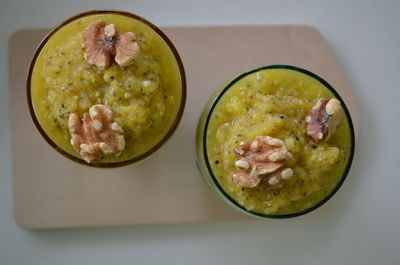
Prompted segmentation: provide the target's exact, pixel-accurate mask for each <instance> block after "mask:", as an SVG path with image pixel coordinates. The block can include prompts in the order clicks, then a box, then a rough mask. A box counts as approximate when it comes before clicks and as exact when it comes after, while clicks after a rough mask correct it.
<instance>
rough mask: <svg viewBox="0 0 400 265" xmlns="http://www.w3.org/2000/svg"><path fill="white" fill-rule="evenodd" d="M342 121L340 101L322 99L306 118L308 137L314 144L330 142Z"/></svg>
mask: <svg viewBox="0 0 400 265" xmlns="http://www.w3.org/2000/svg"><path fill="white" fill-rule="evenodd" d="M341 119H342V111H341V105H340V101H339V100H337V99H336V98H331V99H328V98H320V99H319V100H318V101H317V103H315V105H314V106H313V108H312V109H311V111H310V113H309V114H308V116H307V117H306V123H307V128H306V131H307V135H309V136H310V137H311V139H312V140H313V141H314V142H320V141H322V140H328V139H329V138H330V136H331V135H332V134H334V133H335V131H336V127H337V126H338V125H339V124H340V121H341Z"/></svg>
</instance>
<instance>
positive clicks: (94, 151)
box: [68, 104, 125, 163]
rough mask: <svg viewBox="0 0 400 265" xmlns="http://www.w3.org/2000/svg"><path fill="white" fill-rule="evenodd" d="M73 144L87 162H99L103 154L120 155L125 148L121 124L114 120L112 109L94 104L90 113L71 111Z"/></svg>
mask: <svg viewBox="0 0 400 265" xmlns="http://www.w3.org/2000/svg"><path fill="white" fill-rule="evenodd" d="M68 127H69V132H70V134H71V145H72V146H73V147H74V149H75V150H76V151H77V152H79V153H80V155H81V156H82V158H83V159H84V160H85V161H86V162H87V163H95V162H98V161H99V159H100V158H101V157H102V156H103V155H107V156H119V155H120V154H121V152H122V151H123V150H124V148H125V138H124V134H123V130H122V128H121V126H119V125H118V123H116V122H112V111H111V110H110V109H108V108H107V107H106V106H104V105H100V104H98V105H93V106H92V107H90V109H89V113H84V114H83V118H82V121H81V120H80V118H79V115H78V114H76V113H71V114H70V115H69V120H68Z"/></svg>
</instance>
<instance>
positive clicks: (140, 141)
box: [27, 10, 187, 167]
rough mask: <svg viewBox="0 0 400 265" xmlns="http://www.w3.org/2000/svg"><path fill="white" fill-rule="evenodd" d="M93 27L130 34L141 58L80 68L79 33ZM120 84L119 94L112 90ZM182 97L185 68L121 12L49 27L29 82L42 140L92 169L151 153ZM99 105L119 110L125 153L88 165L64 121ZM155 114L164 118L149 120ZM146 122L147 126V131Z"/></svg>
mask: <svg viewBox="0 0 400 265" xmlns="http://www.w3.org/2000/svg"><path fill="white" fill-rule="evenodd" d="M96 20H103V21H104V22H105V23H106V24H115V25H116V27H117V29H118V30H121V31H122V32H130V31H132V32H135V34H136V39H137V42H138V43H139V46H140V48H141V51H140V52H141V53H143V56H141V55H139V57H137V59H135V63H134V64H133V66H129V67H120V66H118V65H116V64H115V63H114V64H112V65H111V66H110V67H108V68H104V69H103V70H99V68H96V66H91V65H89V64H85V63H84V62H83V61H84V59H83V57H84V56H83V48H82V46H81V45H82V35H81V34H83V31H84V30H85V28H86V27H87V25H89V24H90V23H92V22H94V21H96ZM68 45H69V46H68ZM57 64H58V65H57ZM57 67H58V68H57ZM118 67H119V68H118ZM121 69H125V70H121ZM114 76H115V79H114ZM118 78H120V80H118ZM113 82H114V83H113ZM116 82H119V83H116ZM140 82H141V83H140ZM145 82H147V83H145ZM118 84H119V85H120V86H121V88H118V87H117V88H116V89H114V88H115V87H116V86H117V85H118ZM125 84H126V85H125ZM122 85H123V86H122ZM139 86H140V90H139ZM160 87H162V89H161V88H160ZM128 88H129V89H130V90H128ZM112 89H114V90H112ZM161 90H162V92H160V91H161ZM96 92H97V94H96ZM63 93H64V94H63ZM74 93H75V94H74ZM186 93H187V92H186V76H185V71H184V67H183V64H182V61H181V59H180V56H179V54H178V51H177V50H176V48H175V47H174V45H173V44H172V42H171V41H170V40H169V39H168V37H167V36H166V35H165V34H164V33H163V32H162V31H161V30H160V29H159V28H158V27H157V26H155V25H154V24H152V23H151V22H149V21H147V20H146V19H144V18H142V17H140V16H138V15H135V14H132V13H129V12H125V11H119V10H92V11H87V12H83V13H80V14H77V15H75V16H72V17H70V18H68V19H66V20H64V21H63V22H62V23H60V24H59V25H58V26H56V27H55V28H53V29H52V30H51V31H50V33H48V34H47V35H46V37H45V38H44V39H43V40H42V42H41V43H40V44H39V46H38V48H37V50H36V52H35V54H34V56H33V59H32V61H31V64H30V68H29V72H28V77H27V99H28V105H29V111H30V114H31V117H32V119H33V122H34V124H35V126H36V127H37V129H38V131H39V132H40V134H41V135H42V136H43V138H44V139H45V140H46V142H47V143H48V144H50V145H51V146H52V147H53V148H54V149H55V150H56V151H58V152H59V153H60V154H62V155H63V156H65V157H67V158H68V159H71V160H72V161H75V162H78V163H80V164H83V165H88V166H93V167H119V166H125V165H129V164H132V163H136V162H138V161H141V160H143V159H144V158H147V157H149V156H150V155H151V154H153V153H154V152H156V151H157V150H158V149H159V148H160V147H161V146H163V145H164V144H165V143H166V142H167V141H168V140H169V139H170V137H171V136H172V135H173V133H174V132H175V130H176V128H177V127H178V125H179V122H180V120H181V117H182V115H183V111H184V107H185V102H186ZM137 95H139V96H137ZM134 97H135V99H133V98H134ZM137 98H139V99H140V100H137ZM135 100H137V101H135ZM64 101H65V102H64ZM99 102H100V103H99ZM104 102H108V104H109V106H108V107H110V106H111V107H110V108H111V110H114V109H113V108H114V106H117V107H116V108H117V109H118V111H116V113H114V117H116V119H119V121H120V122H119V123H120V125H121V126H122V129H123V130H124V134H125V142H126V146H125V150H124V151H123V152H122V154H121V156H120V157H116V158H115V157H111V158H107V157H106V158H102V159H101V160H100V161H98V162H96V163H90V164H89V163H86V162H85V161H84V160H83V159H82V158H81V156H80V155H79V153H78V152H76V151H75V150H74V149H73V148H72V146H71V144H70V135H69V132H68V126H67V120H68V115H69V113H71V112H76V113H78V114H79V116H80V117H82V114H83V113H85V112H87V111H88V108H89V107H90V106H91V105H94V104H104V105H107V103H104ZM110 102H111V103H110ZM146 102H159V103H162V104H161V105H157V104H150V103H148V104H147V103H146ZM146 104H147V105H146ZM58 105H59V106H58ZM153 105H154V106H153ZM77 106H78V107H77ZM143 106H144V107H143ZM58 108H59V109H58ZM156 108H158V109H156ZM159 109H161V110H162V111H163V114H159V113H161V111H159ZM60 113H61V114H60ZM132 113H134V114H132ZM143 113H144V114H143ZM146 113H150V114H148V115H147V116H146ZM129 115H136V116H129ZM157 115H158V116H160V117H161V116H162V115H163V116H162V118H157V119H156V118H153V117H158V116H157ZM132 117H133V118H132ZM114 121H115V120H114ZM149 121H151V122H152V123H151V126H150V125H145V123H148V122H149ZM135 126H136V127H135ZM146 126H148V128H147V127H146ZM137 128H139V129H140V130H139V129H137Z"/></svg>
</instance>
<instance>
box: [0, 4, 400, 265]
mask: <svg viewBox="0 0 400 265" xmlns="http://www.w3.org/2000/svg"><path fill="white" fill-rule="evenodd" d="M237 2H239V1H237ZM237 2H236V1H233V0H231V1H229V0H226V1H223V0H201V1H192V2H191V1H183V0H182V1H170V2H169V1H159V2H157V1H153V0H151V1H150V0H143V1H135V0H125V1H124V0H108V1H105V0H102V1H93V0H63V1H51V0H36V1H35V0H23V1H17V0H13V1H11V0H0V33H1V38H0V39H1V44H0V48H1V49H0V57H1V60H0V74H1V76H0V80H1V83H0V84H1V85H0V121H1V123H0V264H1V265H9V264H18V265H20V264H41V265H45V264H58V265H62V264H156V263H165V264H296V265H297V264H299V265H300V264H308V265H312V264H318V265H320V264H380V265H383V264H400V228H399V224H400V193H399V192H398V191H399V190H400V173H399V170H400V158H399V154H398V153H399V150H400V144H399V140H398V139H399V136H400V125H399V122H400V118H399V116H400V87H399V76H400V72H399V70H400V66H399V63H400V51H399V48H400V14H399V13H400V1H349V0H347V1H342V0H336V1H322V0H319V1H305V0H302V1H266V0H262V1H241V3H237ZM102 8H103V9H104V8H113V9H121V10H127V11H131V12H134V13H137V14H139V15H141V16H144V17H145V18H147V19H149V20H150V21H152V22H154V23H155V24H157V25H160V26H184V25H241V24H251V25H252V24H261V25H269V24H307V25H311V26H314V27H315V28H317V29H318V30H319V31H320V32H321V33H322V34H323V35H324V37H325V38H326V40H327V42H328V43H329V45H330V46H331V48H332V50H333V52H334V54H335V55H336V58H337V60H338V62H339V65H340V66H341V67H342V69H343V70H344V72H345V74H346V77H347V79H348V81H349V83H350V86H351V87H352V88H353V90H354V93H355V95H356V97H357V99H358V102H359V107H360V111H361V121H360V124H361V135H360V137H359V139H358V142H357V152H356V156H355V160H354V163H353V167H352V170H351V172H350V175H349V177H348V179H347V180H346V182H345V184H344V186H343V187H342V189H341V190H340V191H339V192H338V193H337V194H336V196H335V197H334V198H333V199H332V200H331V201H330V202H328V204H327V205H326V207H324V208H323V209H321V211H318V212H317V213H316V214H310V215H307V216H304V217H300V218H295V219H291V220H267V221H263V222H261V221H253V222H236V223H209V224H184V225H159V226H134V227H120V228H92V229H67V230H52V231H50V230H49V231H29V230H25V229H22V228H20V227H19V226H17V225H16V224H15V223H14V219H13V215H12V199H11V198H12V193H11V161H10V160H11V159H10V157H11V155H10V152H11V147H10V126H9V103H8V96H9V92H8V90H9V86H8V82H9V81H8V71H9V68H8V38H9V36H10V34H11V33H12V32H13V31H15V30H17V29H22V28H39V27H42V28H49V27H52V26H53V25H55V24H57V23H58V22H60V21H61V20H63V19H64V18H67V17H69V16H71V15H73V14H74V13H77V12H81V11H85V10H89V9H102ZM21 78H25V77H21Z"/></svg>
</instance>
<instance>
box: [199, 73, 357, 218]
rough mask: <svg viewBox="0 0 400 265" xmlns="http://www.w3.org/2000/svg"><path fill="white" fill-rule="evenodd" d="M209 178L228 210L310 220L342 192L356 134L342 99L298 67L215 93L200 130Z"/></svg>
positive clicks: (249, 77) (202, 162)
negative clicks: (234, 208)
mask: <svg viewBox="0 0 400 265" xmlns="http://www.w3.org/2000/svg"><path fill="white" fill-rule="evenodd" d="M197 139H198V154H197V155H198V163H199V166H200V169H201V171H202V174H203V175H205V176H206V178H207V180H209V182H210V183H211V185H212V186H213V187H215V188H216V189H217V190H218V191H219V192H220V194H222V196H223V197H224V198H225V199H227V201H228V202H230V203H231V204H233V205H234V206H237V208H239V209H241V210H243V211H245V212H246V213H250V214H253V215H257V216H261V217H290V216H297V215H300V214H304V213H306V212H308V211H310V210H312V209H314V208H316V207H318V206H319V205H321V204H322V203H323V202H324V201H326V200H327V199H328V198H329V197H330V196H332V195H333V193H334V192H335V191H336V190H337V189H338V188H339V186H340V185H341V183H342V182H343V180H344V178H345V176H346V174H347V172H348V170H349V167H350V165H351V160H352V155H353V151H354V132H353V127H352V123H351V118H350V115H349V113H348V111H347V108H346V106H345V105H344V103H343V101H342V100H341V99H340V97H339V95H338V94H337V93H336V92H335V91H334V90H333V88H332V87H330V86H329V84H328V83H326V82H325V81H323V80H322V79H320V78H319V77H318V76H316V75H314V74H312V73H310V72H308V71H306V70H303V69H300V68H297V67H292V66H283V65H275V66H269V67H262V68H259V69H256V70H253V71H250V72H247V73H244V74H242V75H240V76H239V77H237V78H235V79H234V80H233V81H231V82H229V83H228V85H226V86H225V87H223V88H222V89H220V90H219V91H217V92H216V94H215V95H214V97H213V98H212V99H211V100H210V102H209V104H208V106H207V107H206V108H205V111H204V113H203V116H202V118H201V119H200V122H199V126H198V135H197Z"/></svg>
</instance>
